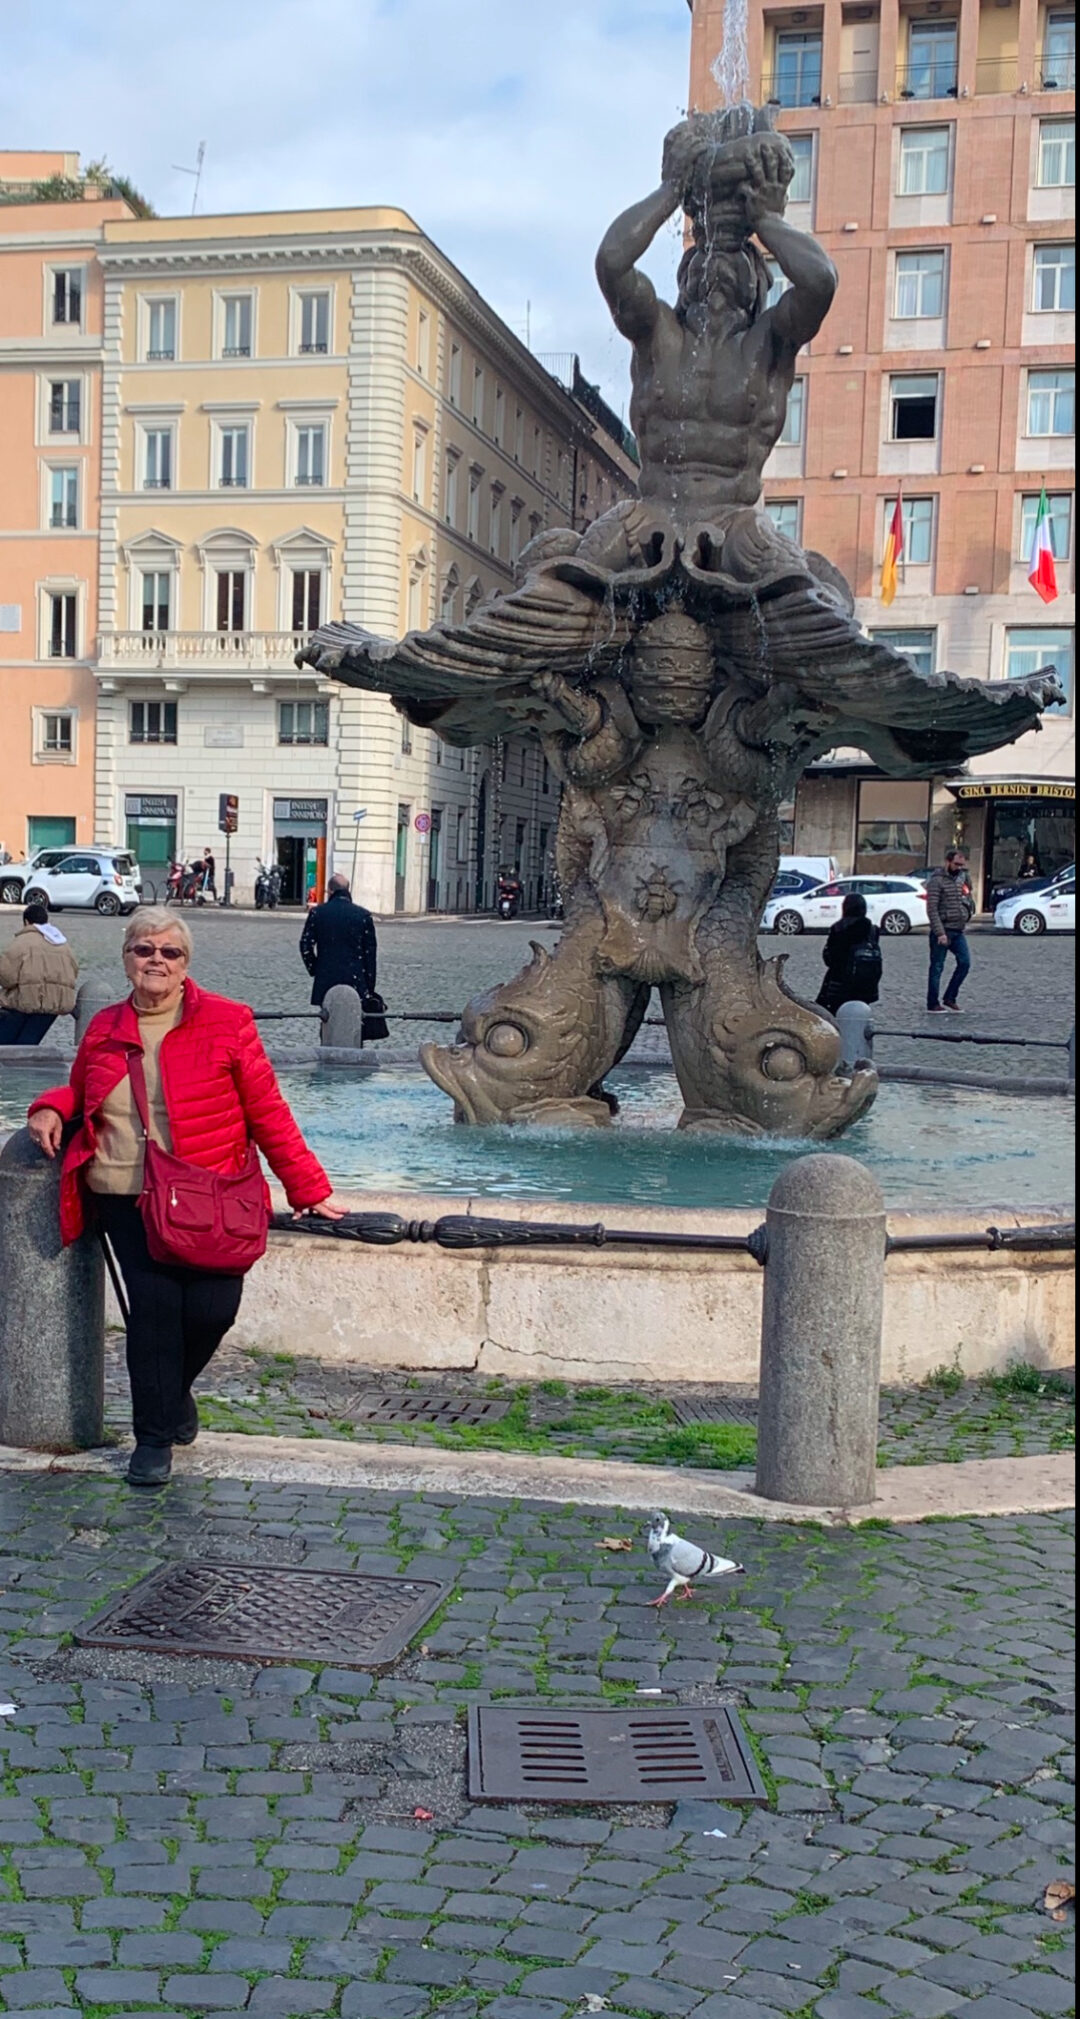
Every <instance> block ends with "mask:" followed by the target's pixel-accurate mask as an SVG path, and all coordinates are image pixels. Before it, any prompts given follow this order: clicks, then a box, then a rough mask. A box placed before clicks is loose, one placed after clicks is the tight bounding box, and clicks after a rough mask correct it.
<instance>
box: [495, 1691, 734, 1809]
mask: <svg viewBox="0 0 1080 2019" xmlns="http://www.w3.org/2000/svg"><path fill="white" fill-rule="evenodd" d="M469 1794H470V1796H471V1797H472V1799H473V1800H474V1801H499V1802H506V1801H510V1802H668V1801H680V1800H683V1799H684V1798H687V1797H691V1796H694V1795H702V1796H706V1795H709V1796H716V1797H719V1798H720V1799H722V1800H723V1801H727V1802H767V1801H768V1794H767V1792H766V1789H765V1785H764V1783H763V1781H762V1779H761V1776H760V1774H759V1773H758V1770H757V1766H756V1764H755V1761H754V1756H753V1753H752V1752H751V1750H750V1746H749V1744H748V1743H747V1740H746V1738H745V1735H744V1733H743V1731H742V1728H741V1726H740V1724H739V1721H738V1719H737V1717H735V1715H734V1714H733V1712H731V1711H729V1710H726V1709H723V1708H721V1707H719V1706H714V1707H710V1708H709V1709H707V1710H683V1709H679V1710H665V1711H569V1710H568V1711H538V1710H535V1709H532V1710H514V1709H511V1708H509V1707H508V1706H506V1705H502V1704H499V1705H476V1706H474V1707H473V1709H472V1710H471V1711H470V1713H469Z"/></svg>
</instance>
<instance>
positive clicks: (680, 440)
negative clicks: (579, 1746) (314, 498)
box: [300, 105, 1060, 1138]
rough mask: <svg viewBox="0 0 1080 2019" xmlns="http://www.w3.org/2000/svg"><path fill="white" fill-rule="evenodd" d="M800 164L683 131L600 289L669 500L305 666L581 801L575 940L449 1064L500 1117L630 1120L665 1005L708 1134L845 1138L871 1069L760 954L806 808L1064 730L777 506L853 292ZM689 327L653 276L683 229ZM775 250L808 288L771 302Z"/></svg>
mask: <svg viewBox="0 0 1080 2019" xmlns="http://www.w3.org/2000/svg"><path fill="white" fill-rule="evenodd" d="M793 173H794V162H793V158H792V155H791V150H790V148H789V147H788V144H787V142H786V141H785V140H784V138H783V136H782V135H780V134H778V133H776V132H774V131H773V130H772V128H771V123H770V116H769V114H768V113H767V112H764V111H761V112H757V111H755V110H754V109H753V108H752V107H751V106H746V105H742V106H736V107H734V108H732V109H731V110H729V111H727V112H724V113H714V114H698V115H693V116H692V117H690V118H689V119H687V120H685V121H683V123H682V124H681V125H680V126H677V127H676V128H675V129H674V131H673V132H671V133H669V135H668V137H667V141H666V143H665V147H664V162H663V177H662V181H661V183H660V186H659V188H658V189H657V190H656V191H655V192H654V193H653V195H651V196H649V197H646V198H645V199H644V201H643V202H641V203H638V204H635V205H634V206H633V207H632V208H631V209H630V210H628V211H626V212H625V213H624V214H623V216H622V217H620V218H618V219H617V220H616V222H615V223H614V224H613V225H612V226H611V229H610V230H609V231H608V233H607V235H606V237H605V239H604V242H603V244H602V246H601V248H600V252H599V255H598V258H597V273H598V277H599V281H600V286H601V288H602V289H603V292H604V295H605V297H606V299H607V301H608V303H609V305H610V308H611V312H612V315H613V316H614V319H615V322H616V324H617V326H618V328H619V329H620V331H621V332H622V334H623V335H624V336H625V337H627V338H628V339H629V341H630V342H631V344H632V345H633V387H634V390H633V397H632V400H631V406H630V418H631V421H632V423H633V426H634V429H635V431H636V434H637V438H638V442H639V445H640V452H641V487H640V489H641V494H640V497H639V498H636V499H633V500H630V501H624V502H622V503H620V504H618V505H616V506H614V507H613V508H612V510H610V511H608V512H606V513H605V514H604V515H603V516H602V517H601V518H599V519H597V520H596V521H594V523H593V524H592V525H591V526H590V527H589V528H588V530H587V531H586V532H585V533H583V534H581V533H572V532H560V531H552V532H547V533H542V534H540V535H538V537H537V538H536V539H535V540H533V541H532V542H531V543H530V545H529V546H528V547H527V548H526V549H525V552H524V554H523V555H522V558H521V563H520V566H519V571H518V584H517V586H516V587H515V588H514V590H513V591H512V592H511V593H510V594H508V595H506V596H501V597H495V598H492V599H491V600H489V601H488V602H486V603H483V604H482V605H481V606H480V608H479V609H478V610H476V611H475V612H474V613H473V614H472V615H471V616H470V617H469V618H468V620H467V621H466V622H465V623H463V624H461V625H436V626H434V627H433V628H432V629H431V630H430V631H427V632H425V633H417V632H412V633H410V634H409V636H407V637H406V638H403V639H401V640H400V641H398V642H394V641H390V640H386V639H379V638H375V637H373V636H372V635H371V634H370V633H368V632H365V631H362V630H360V629H359V628H357V627H356V626H352V625H346V624H331V625H327V626H325V627H324V628H323V629H322V630H320V631H319V632H317V633H316V635H315V637H314V639H313V640H312V641H311V643H310V644H309V645H308V646H307V647H306V648H305V650H304V652H303V653H302V654H301V655H300V659H301V663H307V664H310V665H313V666H315V667H317V668H318V670H319V671H320V672H322V673H324V674H332V675H333V676H334V677H335V678H337V679H339V680H342V681H345V682H347V683H349V684H351V685H353V686H357V687H364V688H371V689H378V690H382V691H384V692H386V693H388V694H390V695H391V696H392V697H393V699H394V701H395V703H396V704H397V706H398V707H399V708H400V709H401V710H402V711H403V713H405V714H406V715H407V716H408V718H409V720H410V721H412V722H414V723H416V724H418V725H421V726H426V727H430V728H433V729H435V730H436V731H437V732H438V734H439V735H440V736H442V737H444V738H445V739H446V740H447V741H448V742H451V743H456V744H459V745H460V744H471V743H482V742H486V741H488V740H490V739H491V738H493V737H497V736H505V735H511V734H521V733H523V732H525V733H532V734H534V735H535V736H537V737H539V738H540V739H541V740H542V742H543V746H544V749H545V751H546V753H547V756H548V759H549V762H550V763H551V766H552V768H553V770H554V771H555V772H556V773H557V775H558V777H559V778H560V780H561V782H562V786H563V796H562V811H561V814H560V820H559V829H558V843H557V850H558V855H557V860H558V870H559V877H560V882H561V885H562V889H563V893H564V901H565V921H566V922H565V929H564V932H563V935H562V938H561V939H560V941H559V944H558V946H557V948H556V949H555V952H554V953H553V954H548V953H547V952H546V951H544V950H543V949H542V948H541V947H539V946H534V950H533V959H532V962H531V964H530V965H529V966H528V967H527V968H525V969H524V970H523V972H522V973H521V974H520V975H518V976H517V977H516V979H515V980H513V981H510V982H506V983H503V984H501V985H500V986H498V987H496V988H493V989H491V990H489V991H488V992H487V993H486V994H485V995H482V996H480V997H478V998H477V999H476V1000H475V1001H474V1002H472V1003H471V1004H470V1005H469V1007H468V1009H467V1010H466V1011H465V1014H464V1018H463V1022H462V1029H461V1032H460V1034H459V1039H458V1042H457V1043H456V1044H454V1045H451V1046H441V1045H426V1046H425V1047H424V1049H423V1051H422V1054H421V1056H422V1058H423V1062H424V1064H425V1066H426V1068H427V1070H428V1072H429V1073H430V1074H431V1076H432V1078H433V1079H434V1080H436V1081H437V1083H438V1085H439V1086H440V1087H442V1088H443V1089H444V1091H445V1092H446V1093H448V1094H449V1095H450V1096H451V1098H452V1099H453V1102H454V1105H455V1112H456V1115H457V1117H458V1119H459V1120H461V1121H466V1122H474V1123H491V1122H519V1123H520V1122H532V1123H553V1122H555V1123H561V1122H575V1123H584V1124H602V1123H606V1122H608V1121H609V1120H610V1118H611V1114H612V1111H613V1107H614V1102H613V1100H612V1097H611V1096H610V1095H608V1094H606V1093H605V1091H604V1087H603V1081H604V1075H605V1074H606V1073H607V1072H609V1071H610V1070H611V1068H612V1066H613V1065H614V1064H616V1063H617V1061H618V1060H619V1059H620V1058H621V1057H622V1056H623V1055H624V1053H625V1052H626V1050H627V1049H628V1047H629V1045H630V1044H631V1043H632V1041H633V1039H634V1036H635V1034H636V1032H637V1030H638V1028H639V1026H640V1024H641V1021H642V1018H643V1017H644V1014H645V1010H646V1007H647V1005H648V1002H649V998H650V994H651V991H652V990H653V989H654V988H656V989H658V990H659V993H660V1001H661V1004H662V1007H663V1012H664V1017H665V1019H666V1022H667V1027H668V1032H669V1036H670V1040H671V1049H672V1055H673V1059H674V1064H675V1071H676V1073H677V1075H678V1079H679V1084H680V1087H681V1090H682V1094H683V1100H684V1103H685V1107H684V1113H683V1116H682V1123H681V1126H683V1127H686V1128H690V1127H694V1128H707V1129H715V1130H723V1131H729V1132H736V1133H741V1134H745V1135H758V1134H762V1133H766V1132H771V1133H775V1134H780V1135H786V1136H808V1137H815V1138H823V1137H829V1136H835V1135H837V1134H838V1133H839V1132H840V1131H841V1130H843V1129H844V1128H846V1127H847V1126H848V1124H849V1123H850V1122H852V1121H853V1120H854V1119H855V1117H856V1116H857V1115H859V1114H860V1113H862V1111H863V1110H864V1109H865V1108H866V1107H868V1105H869V1104H870V1102H871V1101H872V1100H873V1098H874V1094H875V1092H876V1089H877V1079H876V1076H875V1074H874V1072H873V1069H872V1068H866V1069H862V1070H859V1071H857V1072H856V1073H854V1074H853V1075H852V1074H844V1073H838V1072H837V1070H836V1068H837V1063H838V1060H839V1052H840V1047H839V1037H838V1033H837V1030H836V1026H835V1025H834V1024H833V1022H832V1020H831V1019H830V1018H829V1017H828V1016H825V1015H823V1014H822V1013H821V1012H820V1011H819V1010H817V1009H815V1008H811V1007H810V1006H809V1005H808V1004H806V1003H803V1002H801V1001H800V1000H799V999H798V998H797V997H796V996H794V995H793V994H792V993H791V992H790V990H789V989H788V988H787V987H786V986H785V984H784V982H783V978H782V968H783V962H782V961H781V960H770V961H763V960H762V959H761V958H760V956H759V953H758V945H757V936H758V927H759V924H760V920H761V913H762V910H763V907H764V904H765V901H766V898H767V896H768V893H769V890H770V887H771V885H772V881H773V877H774V875H775V872H776V866H777V860H778V852H779V845H778V808H779V806H780V804H781V802H782V801H783V800H784V799H786V798H787V797H789V796H790V794H791V793H792V792H793V790H794V788H795V785H796V783H797V781H798V779H799V777H800V775H801V773H802V772H803V770H804V769H805V767H806V765H807V764H808V763H809V762H810V761H811V760H812V759H813V758H815V757H817V756H820V755H821V754H822V753H823V752H825V751H827V750H830V749H833V748H835V747H837V746H838V745H849V746H850V745H854V746H857V747H858V748H860V749H862V750H865V751H867V752H868V753H869V755H870V756H871V758H872V759H873V760H874V762H875V763H876V764H878V765H879V766H880V767H881V768H882V770H883V771H885V772H887V773H888V774H889V775H890V776H892V777H901V778H905V777H906V778H910V777H926V776H929V774H930V773H931V772H934V771H941V770H943V769H944V770H954V769H955V768H956V767H957V766H958V765H961V764H963V763H964V761H965V760H966V759H967V758H968V757H971V756H973V755H976V754H977V753H980V752H982V751H988V750H994V749H996V748H998V747H999V746H1000V745H1001V744H1004V743H1008V742H1010V741H1012V739H1013V738H1014V737H1016V736H1019V735H1020V734H1021V733H1022V732H1023V731H1024V730H1027V729H1031V728H1034V727H1035V726H1037V723H1038V718H1039V714H1040V711H1041V710H1042V709H1043V708H1044V707H1046V706H1047V705H1048V704H1049V703H1051V702H1052V701H1054V700H1055V699H1059V698H1060V689H1059V688H1058V685H1057V682H1056V679H1055V678H1054V676H1053V674H1052V673H1042V674H1039V675H1037V676H1035V677H1034V678H1033V679H1030V680H1026V681H1015V682H1003V683H998V684H990V683H987V682H983V681H978V680H969V679H961V678H959V677H957V676H956V675H954V674H947V673H945V674H934V675H930V676H926V675H922V674H920V673H918V672H916V670H915V668H914V667H913V666H912V665H911V664H910V662H909V661H908V660H907V659H905V658H904V657H903V656H902V655H901V654H899V653H897V652H894V651H892V650H891V649H890V648H889V647H888V646H886V645H884V644H881V643H880V642H877V643H875V642H873V641H871V640H870V639H868V638H867V637H866V636H865V635H864V634H863V633H862V631H861V630H860V628H859V625H858V624H857V623H856V621H855V619H854V617H853V614H852V612H853V608H854V605H853V599H852V596H851V592H850V590H849V589H848V586H847V583H846V582H845V581H844V579H843V577H842V576H841V575H840V574H839V572H838V571H837V570H836V569H835V568H834V567H833V566H832V565H831V563H830V562H829V561H827V560H825V559H824V558H823V556H822V555H820V554H815V553H804V552H803V551H802V549H801V548H800V547H798V546H797V545H796V544H795V543H794V542H793V541H791V540H789V539H787V538H786V537H785V536H784V535H783V534H782V533H780V532H779V531H778V530H777V528H776V527H775V525H774V524H773V522H772V520H771V518H770V517H769V516H768V515H767V513H765V512H764V511H763V510H762V508H761V478H762V470H763V468H764V465H765V461H766V458H767V457H768V455H769V454H770V452H771V450H772V449H773V448H774V446H775V444H776V442H777V441H778V439H779V437H780V434H781V431H782V429H783V425H784V416H785V410H786V404H787V396H788V393H789V391H790V389H791V384H792V380H793V377H794V374H795V362H796V358H797V355H798V352H799V350H800V348H801V347H802V346H803V345H804V344H806V343H808V342H809V341H810V339H811V338H812V337H813V336H815V335H816V333H817V331H818V330H819V329H820V327H821V324H822V321H823V320H824V317H825V315H826V314H827V312H828V309H829V305H830V303H831V301H832V297H833V293H834V290H835V287H836V273H835V270H834V268H833V266H832V264H831V262H830V261H829V259H828V258H827V257H826V255H825V253H824V252H823V250H822V248H821V247H820V246H819V245H818V244H817V243H816V241H815V240H814V239H812V238H810V237H808V236H807V235H806V233H804V232H801V231H797V230H796V229H795V228H794V227H793V226H792V225H790V224H788V223H787V222H786V220H785V218H784V205H785V199H786V193H787V188H788V184H789V182H790V180H791V177H792V174H793ZM680 208H681V209H682V210H683V211H684V212H685V213H686V216H687V218H688V219H689V223H690V242H689V245H688V248H687V251H686V254H685V257H684V258H683V261H682V265H681V267H680V270H679V291H678V299H677V301H676V303H675V306H674V308H672V307H669V306H668V304H667V303H666V302H663V301H660V300H658V298H657V296H656V293H655V290H654V289H653V286H652V284H651V282H650V281H649V280H648V279H647V278H646V276H645V275H644V274H643V273H641V272H640V271H639V269H638V267H637V265H636V261H637V260H639V259H640V258H641V256H642V254H643V253H644V252H645V251H646V249H647V247H648V246H649V244H650V243H651V241H652V239H653V238H654V236H655V234H656V232H657V231H658V230H659V229H660V227H661V226H662V225H663V224H664V223H665V222H666V221H667V220H668V219H669V218H671V217H673V216H674V215H675V214H676V212H677V211H678V210H679V209H680ZM762 247H763V248H764V250H765V252H766V253H768V254H769V255H770V256H771V257H772V259H773V260H775V262H776V264H777V266H778V267H779V268H780V270H781V272H782V274H783V275H784V276H785V278H786V280H787V282H788V283H789V285H788V287H787V289H786V291H785V292H784V293H782V294H781V295H780V297H779V299H778V300H777V301H775V302H774V303H773V305H772V306H771V307H770V306H769V305H768V294H769V270H768V267H767V265H766V261H765V257H764V255H763V252H762V250H761V248H762Z"/></svg>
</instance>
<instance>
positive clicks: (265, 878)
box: [255, 862, 281, 911]
mask: <svg viewBox="0 0 1080 2019" xmlns="http://www.w3.org/2000/svg"><path fill="white" fill-rule="evenodd" d="M280 901H281V870H280V868H279V867H278V864H277V863H276V862H260V864H259V873H258V875H257V876H256V878H255V909H256V911H276V910H277V908H278V904H279V903H280Z"/></svg>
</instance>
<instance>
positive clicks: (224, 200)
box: [0, 0, 690, 410]
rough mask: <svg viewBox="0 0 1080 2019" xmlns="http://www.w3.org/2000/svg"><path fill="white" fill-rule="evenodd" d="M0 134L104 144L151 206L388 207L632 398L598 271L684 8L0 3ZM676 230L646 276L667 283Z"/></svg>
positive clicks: (642, 181)
mask: <svg viewBox="0 0 1080 2019" xmlns="http://www.w3.org/2000/svg"><path fill="white" fill-rule="evenodd" d="M4 12H5V25H4V62H3V65H2V66H0V132H2V133H3V134H4V136H5V139H4V142H3V144H4V145H5V146H7V147H40V148H66V149H78V150H79V152H80V153H81V155H82V157H83V161H84V162H86V161H89V160H93V159H95V158H97V157H101V156H105V157H106V158H107V159H108V161H109V163H110V165H111V166H112V167H113V168H114V169H116V170H117V171H119V172H123V173H124V174H126V175H129V176H130V177H131V178H132V180H133V181H134V182H135V183H136V185H137V186H138V187H139V188H140V189H141V190H142V191H143V193H144V194H145V195H146V196H147V197H148V198H149V200H150V202H151V203H153V205H154V206H155V208H156V209H157V210H158V211H159V212H160V213H161V214H162V215H169V214H174V213H176V212H183V211H187V210H190V207H191V192H192V183H191V179H190V178H189V177H187V176H184V175H182V174H179V173H177V171H176V168H175V166H174V164H176V163H180V164H184V163H193V162H194V160H195V151H196V148H197V146H198V144H199V142H200V141H201V140H202V141H205V142H206V165H205V169H204V173H203V183H202V190H201V193H200V198H199V208H200V210H203V211H208V212H212V211H228V210H283V209H291V208H304V207H307V206H311V205H323V204H364V203H393V204H399V205H401V206H402V207H403V208H404V209H406V210H408V211H409V212H411V214H412V215H413V217H414V218H415V219H416V221H417V223H418V224H420V225H421V226H422V227H423V229H424V230H425V231H427V232H428V233H429V234H430V236H431V237H432V238H433V239H435V241H436V243H437V244H438V245H440V246H441V247H442V249H443V251H444V252H446V253H447V254H448V255H449V256H450V258H451V259H453V260H454V261H455V262H456V263H457V265H458V266H459V267H460V268H461V269H462V270H463V272H464V273H465V274H467V275H468V277H469V279H470V280H471V281H472V282H473V283H474V284H475V285H476V286H477V287H478V288H479V289H480V291H481V293H482V294H484V295H486V297H487V299H488V300H489V301H490V302H491V303H492V305H493V306H494V307H495V308H496V309H497V310H498V311H499V313H500V314H501V315H502V316H503V317H504V318H505V320H506V321H507V322H508V323H510V324H511V326H512V327H513V328H514V329H515V330H517V331H518V333H519V334H520V335H522V336H524V335H525V331H526V304H531V309H530V311H529V324H530V338H531V343H532V348H533V349H534V350H535V351H540V352H543V351H571V350H576V351H578V352H579V353H580V356H581V360H582V365H583V368H584V370H585V372H586V373H587V375H588V376H589V377H591V378H594V379H597V380H599V381H600V383H601V384H602V385H603V388H604V391H605V393H606V394H607V397H608V398H609V399H610V400H611V401H612V403H613V405H615V406H616V407H617V408H619V409H620V410H622V409H623V408H624V407H625V403H626V399H627V396H628V378H627V372H626V364H625V357H626V346H625V344H624V343H623V342H622V340H621V339H620V338H618V337H616V336H615V334H614V332H613V331H612V329H611V327H610V323H609V321H608V316H607V311H606V309H605V308H604V305H603V303H602V301H601V300H600V297H599V295H598V293H597V289H596V282H595V279H594V277H593V271H592V263H593V256H594V254H595V250H596V246H597V243H598V241H599V238H600V236H601V234H602V232H603V230H604V228H605V226H606V225H607V223H608V222H609V221H610V219H611V218H612V217H613V216H615V215H616V213H617V212H618V211H619V210H620V209H622V208H623V207H624V206H625V205H626V204H627V203H630V202H632V201H633V200H634V199H635V198H637V197H639V196H643V195H645V194H646V193H647V192H648V191H649V190H650V189H652V188H654V187H655V185H656V182H657V181H658V179H659V159H660V146H661V142H662V139H663V135H664V133H665V132H666V130H667V128H668V127H669V126H670V125H672V124H673V123H674V121H675V120H676V119H677V118H679V117H680V116H681V115H682V112H683V111H684V109H685V104H686V94H687V75H688V62H689V41H690V12H689V8H688V6H687V4H686V0H51V4H50V5H49V6H47V7H46V6H34V7H23V8H19V9H15V8H10V7H9V8H7V9H5V10H4ZM677 250H678V244H677V236H676V232H675V228H674V226H672V227H669V228H668V230H667V231H666V233H665V234H664V242H663V243H662V244H661V245H660V246H658V248H657V251H656V254H655V256H654V259H653V261H652V270H653V271H654V273H655V274H656V276H657V278H658V279H662V280H663V282H664V285H665V290H666V289H667V287H668V286H669V284H670V276H671V274H672V272H673V270H674V266H675V263H676V258H677Z"/></svg>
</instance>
